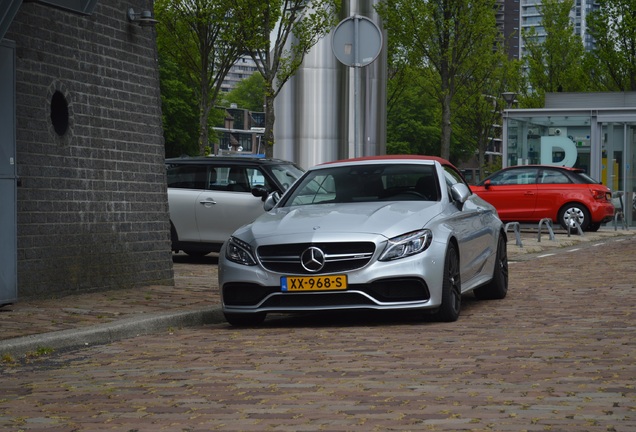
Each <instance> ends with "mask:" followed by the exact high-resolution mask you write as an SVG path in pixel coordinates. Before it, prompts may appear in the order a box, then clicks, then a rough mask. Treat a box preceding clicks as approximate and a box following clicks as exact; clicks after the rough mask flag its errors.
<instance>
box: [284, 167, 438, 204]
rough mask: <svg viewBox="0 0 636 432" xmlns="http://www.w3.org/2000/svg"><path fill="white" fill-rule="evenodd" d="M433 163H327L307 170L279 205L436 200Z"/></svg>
mask: <svg viewBox="0 0 636 432" xmlns="http://www.w3.org/2000/svg"><path fill="white" fill-rule="evenodd" d="M439 197H440V192H439V185H438V179H437V176H436V175H435V166H434V165H424V164H385V165H354V166H344V167H343V166H340V167H327V168H321V169H316V170H313V171H310V172H308V173H307V175H305V176H304V177H303V178H302V179H301V180H300V181H299V183H298V184H297V185H296V186H295V187H294V189H293V190H292V191H291V193H290V194H289V195H288V196H286V197H284V202H282V203H281V206H283V207H287V206H298V205H308V204H326V203H347V202H369V201H378V200H383V201H426V200H428V201H437V200H439Z"/></svg>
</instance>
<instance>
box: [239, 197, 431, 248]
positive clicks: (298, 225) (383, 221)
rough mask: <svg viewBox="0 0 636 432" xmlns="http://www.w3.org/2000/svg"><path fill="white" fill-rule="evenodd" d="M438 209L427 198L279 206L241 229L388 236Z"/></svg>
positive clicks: (259, 233)
mask: <svg viewBox="0 0 636 432" xmlns="http://www.w3.org/2000/svg"><path fill="white" fill-rule="evenodd" d="M440 211H441V204H440V203H439V202H430V201H405V202H364V203H350V204H317V205H307V206H297V207H283V208H275V209H273V210H272V211H270V212H269V213H265V214H264V215H262V216H260V217H259V218H258V219H256V220H255V221H254V222H253V223H252V224H250V225H247V226H245V227H244V228H243V229H244V230H249V231H251V236H253V237H254V238H256V239H262V238H265V237H270V236H276V237H279V236H289V235H297V234H312V233H318V232H320V233H329V234H338V233H348V234H352V233H359V234H376V235H377V234H379V235H383V236H385V237H387V238H391V237H395V236H397V235H400V234H404V233H406V232H409V231H413V230H416V229H420V228H422V227H424V226H425V225H426V224H427V223H428V222H429V221H430V220H431V219H432V218H433V217H435V216H436V215H437V214H439V213H440ZM243 229H242V230H240V231H243ZM240 231H239V232H237V234H239V235H240Z"/></svg>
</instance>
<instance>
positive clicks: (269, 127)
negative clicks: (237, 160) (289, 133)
mask: <svg viewBox="0 0 636 432" xmlns="http://www.w3.org/2000/svg"><path fill="white" fill-rule="evenodd" d="M267 93H268V94H266V96H265V133H264V135H263V144H264V150H265V156H266V157H268V158H271V157H273V156H274V121H275V120H276V114H275V112H274V98H273V97H271V96H269V94H270V92H267Z"/></svg>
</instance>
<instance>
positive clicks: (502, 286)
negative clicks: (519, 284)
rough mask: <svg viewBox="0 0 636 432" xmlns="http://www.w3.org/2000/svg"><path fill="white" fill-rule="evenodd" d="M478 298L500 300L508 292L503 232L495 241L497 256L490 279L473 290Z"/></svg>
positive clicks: (505, 244) (506, 249)
mask: <svg viewBox="0 0 636 432" xmlns="http://www.w3.org/2000/svg"><path fill="white" fill-rule="evenodd" d="M474 293H475V297H477V298H478V299H479V300H501V299H502V298H504V297H506V294H508V245H507V243H506V239H505V237H504V236H503V234H500V235H499V240H498V242H497V256H496V258H495V268H494V269H493V271H492V280H491V281H490V282H488V283H487V284H486V285H484V286H481V287H479V288H477V289H475V291H474Z"/></svg>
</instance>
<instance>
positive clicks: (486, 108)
mask: <svg viewBox="0 0 636 432" xmlns="http://www.w3.org/2000/svg"><path fill="white" fill-rule="evenodd" d="M499 48H500V49H498V50H495V51H493V52H491V53H490V54H489V55H488V57H487V58H484V62H483V64H482V70H481V71H480V72H479V73H475V80H473V81H472V83H470V84H469V85H468V86H467V91H465V92H464V91H462V93H461V94H460V95H459V97H458V98H457V99H458V104H457V107H456V108H455V109H454V112H455V113H456V115H455V116H454V122H455V124H456V125H457V129H458V133H457V136H458V137H460V138H461V141H462V144H463V145H462V146H461V148H462V149H464V150H465V151H464V153H463V155H460V154H458V155H456V156H458V157H460V158H461V160H466V157H472V156H473V155H475V154H476V155H477V159H478V166H479V169H480V178H484V177H485V174H486V172H485V170H486V169H487V167H488V161H487V159H486V152H487V151H488V150H489V149H492V147H493V143H494V140H497V139H501V133H502V130H501V124H502V111H503V110H504V109H505V108H506V107H507V106H506V103H505V101H504V99H503V96H502V93H503V92H506V91H512V92H515V93H518V92H519V90H520V88H521V80H520V79H519V77H520V74H521V62H519V61H518V60H510V59H508V57H507V55H506V54H505V52H504V51H503V46H500V47H499Z"/></svg>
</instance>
